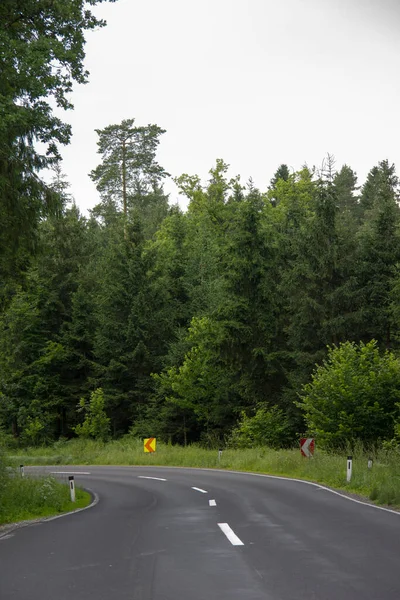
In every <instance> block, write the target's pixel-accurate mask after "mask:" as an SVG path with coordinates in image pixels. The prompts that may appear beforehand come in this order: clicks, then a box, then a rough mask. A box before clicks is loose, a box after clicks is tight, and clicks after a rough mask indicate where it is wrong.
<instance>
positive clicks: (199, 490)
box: [192, 487, 208, 494]
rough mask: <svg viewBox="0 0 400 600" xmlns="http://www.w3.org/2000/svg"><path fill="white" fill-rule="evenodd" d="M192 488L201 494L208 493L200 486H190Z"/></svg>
mask: <svg viewBox="0 0 400 600" xmlns="http://www.w3.org/2000/svg"><path fill="white" fill-rule="evenodd" d="M192 490H196V492H201V493H202V494H208V492H207V490H202V489H201V488H197V487H192Z"/></svg>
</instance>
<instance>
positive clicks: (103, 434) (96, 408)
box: [74, 388, 110, 442]
mask: <svg viewBox="0 0 400 600" xmlns="http://www.w3.org/2000/svg"><path fill="white" fill-rule="evenodd" d="M104 404H105V401H104V394H103V390H102V389H101V388H98V389H97V390H95V391H94V392H92V393H91V395H90V400H89V402H86V401H85V399H84V398H81V399H80V402H79V405H78V412H82V413H83V414H84V417H85V419H84V421H83V423H81V424H80V425H77V426H76V427H75V428H74V431H75V433H76V434H77V435H78V436H79V437H82V438H93V439H95V440H99V441H102V442H106V441H107V439H108V438H109V437H110V419H109V418H108V417H107V414H106V412H105V409H104Z"/></svg>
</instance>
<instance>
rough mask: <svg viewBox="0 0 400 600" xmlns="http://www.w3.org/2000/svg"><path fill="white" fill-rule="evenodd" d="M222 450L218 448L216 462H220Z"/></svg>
mask: <svg viewBox="0 0 400 600" xmlns="http://www.w3.org/2000/svg"><path fill="white" fill-rule="evenodd" d="M221 458H222V450H218V462H221Z"/></svg>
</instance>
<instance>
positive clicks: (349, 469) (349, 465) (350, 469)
mask: <svg viewBox="0 0 400 600" xmlns="http://www.w3.org/2000/svg"><path fill="white" fill-rule="evenodd" d="M352 472H353V457H352V456H348V457H347V483H350V481H351V474H352Z"/></svg>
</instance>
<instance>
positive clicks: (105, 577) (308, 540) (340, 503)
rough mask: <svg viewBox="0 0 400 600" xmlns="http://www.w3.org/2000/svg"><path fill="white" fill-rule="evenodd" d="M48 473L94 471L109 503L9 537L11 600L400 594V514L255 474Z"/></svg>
mask: <svg viewBox="0 0 400 600" xmlns="http://www.w3.org/2000/svg"><path fill="white" fill-rule="evenodd" d="M40 470H41V471H44V470H45V471H46V472H49V471H72V470H73V471H74V472H76V473H79V471H82V472H83V471H84V472H88V473H90V474H89V475H87V474H85V475H83V474H82V475H79V474H78V475H77V476H76V480H77V481H78V482H79V484H80V485H84V486H87V487H89V488H90V489H91V490H93V491H95V492H97V494H98V495H99V497H100V501H99V502H98V504H97V505H96V506H94V507H93V508H91V509H89V510H85V511H83V512H80V513H76V514H74V515H68V516H65V517H63V518H59V519H56V520H53V521H50V522H46V523H42V524H40V525H35V526H32V527H26V528H22V529H19V530H15V532H14V534H12V535H11V536H9V537H5V538H3V539H0V565H1V566H0V597H1V598H2V600H8V599H12V598H16V599H17V598H18V599H19V598H29V599H30V600H46V599H49V600H50V599H51V600H53V599H54V598H57V599H58V600H67V599H68V600H70V599H71V598H74V600H83V599H86V600H87V599H93V600H94V599H96V600H111V599H113V600H114V599H116V598H118V600H124V599H128V598H129V600H132V599H134V600H172V599H173V600H177V599H178V600H179V599H183V598H188V599H190V600H204V599H205V598H207V599H208V600H213V599H215V600H217V599H218V600H221V599H223V600H224V599H226V600H228V599H229V600H235V599H238V600H239V599H240V600H261V599H262V600H267V599H268V600H293V599H294V598H296V600H303V599H304V600H305V599H307V600H309V599H318V600H337V599H338V598H340V599H341V600H378V599H383V598H384V599H385V600H398V598H399V597H400V577H399V569H398V557H399V555H400V514H396V513H392V512H388V511H384V510H379V509H377V508H374V507H370V506H366V505H361V504H357V503H355V502H352V501H350V500H348V499H345V498H342V497H340V496H337V495H335V494H332V493H331V492H329V491H327V490H324V489H321V488H319V487H316V486H313V485H309V484H306V483H301V482H296V481H290V480H281V479H273V478H268V477H263V476H259V475H250V474H245V473H240V474H239V473H231V472H221V471H212V470H200V469H177V468H166V467H154V468H150V467H73V469H72V468H71V467H65V468H63V467H45V468H43V467H42V468H40Z"/></svg>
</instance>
